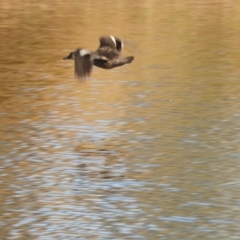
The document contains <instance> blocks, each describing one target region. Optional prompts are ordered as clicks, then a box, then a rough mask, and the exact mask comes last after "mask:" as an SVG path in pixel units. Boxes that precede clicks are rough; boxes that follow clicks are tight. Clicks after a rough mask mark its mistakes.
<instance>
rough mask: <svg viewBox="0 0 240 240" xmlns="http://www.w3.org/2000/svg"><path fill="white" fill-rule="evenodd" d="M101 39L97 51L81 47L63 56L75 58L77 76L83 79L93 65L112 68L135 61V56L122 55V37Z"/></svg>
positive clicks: (89, 72) (104, 37)
mask: <svg viewBox="0 0 240 240" xmlns="http://www.w3.org/2000/svg"><path fill="white" fill-rule="evenodd" d="M99 41H100V46H99V48H98V49H97V50H96V51H95V52H90V51H89V50H86V49H81V48H79V49H77V50H76V51H75V52H71V53H70V54H69V55H68V56H67V57H65V58H63V59H74V61H75V76H76V78H78V79H80V80H81V79H85V78H86V77H88V76H89V75H90V74H91V71H92V67H93V65H95V66H97V67H99V68H103V69H111V68H115V67H119V66H122V65H124V64H127V63H131V62H132V61H133V59H134V57H133V56H129V57H122V56H121V52H122V48H123V41H122V40H121V39H120V38H117V37H114V36H103V37H100V38H99Z"/></svg>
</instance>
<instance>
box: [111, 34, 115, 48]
mask: <svg viewBox="0 0 240 240" xmlns="http://www.w3.org/2000/svg"><path fill="white" fill-rule="evenodd" d="M110 38H111V39H112V41H113V42H114V44H115V47H116V46H117V43H116V40H115V37H114V36H112V35H111V36H110Z"/></svg>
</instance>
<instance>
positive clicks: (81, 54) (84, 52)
mask: <svg viewBox="0 0 240 240" xmlns="http://www.w3.org/2000/svg"><path fill="white" fill-rule="evenodd" d="M79 54H80V56H81V57H83V56H85V55H88V54H91V52H90V51H89V50H87V49H81V50H79Z"/></svg>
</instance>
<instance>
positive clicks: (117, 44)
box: [112, 36, 123, 52]
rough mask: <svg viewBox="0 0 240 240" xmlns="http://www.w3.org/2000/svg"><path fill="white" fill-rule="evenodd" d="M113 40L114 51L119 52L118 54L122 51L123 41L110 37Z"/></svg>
mask: <svg viewBox="0 0 240 240" xmlns="http://www.w3.org/2000/svg"><path fill="white" fill-rule="evenodd" d="M112 37H113V38H114V39H115V42H116V49H117V50H118V51H119V52H122V49H123V40H122V39H120V38H118V37H114V36H112Z"/></svg>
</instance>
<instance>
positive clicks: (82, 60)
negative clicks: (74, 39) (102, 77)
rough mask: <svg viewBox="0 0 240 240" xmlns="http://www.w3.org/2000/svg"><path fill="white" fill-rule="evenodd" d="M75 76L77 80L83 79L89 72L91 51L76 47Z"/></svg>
mask: <svg viewBox="0 0 240 240" xmlns="http://www.w3.org/2000/svg"><path fill="white" fill-rule="evenodd" d="M74 57H75V76H76V78H77V79H79V80H84V79H86V77H88V76H89V75H90V74H91V71H92V67H93V61H92V59H91V52H90V51H89V50H86V49H77V50H76V52H75V56H74Z"/></svg>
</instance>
